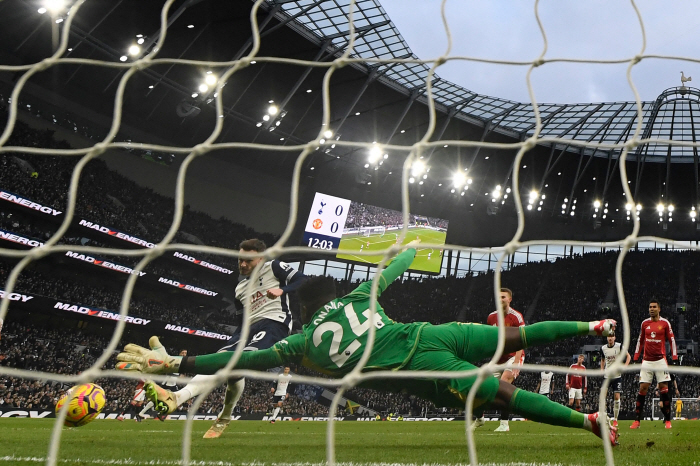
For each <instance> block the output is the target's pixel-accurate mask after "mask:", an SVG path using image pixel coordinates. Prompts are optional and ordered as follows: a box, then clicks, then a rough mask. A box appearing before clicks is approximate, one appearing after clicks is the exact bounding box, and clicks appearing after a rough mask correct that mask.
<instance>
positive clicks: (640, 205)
mask: <svg viewBox="0 0 700 466" xmlns="http://www.w3.org/2000/svg"><path fill="white" fill-rule="evenodd" d="M640 210H642V204H637V212H639V211H640Z"/></svg>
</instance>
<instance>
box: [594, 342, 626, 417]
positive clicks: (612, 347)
mask: <svg viewBox="0 0 700 466" xmlns="http://www.w3.org/2000/svg"><path fill="white" fill-rule="evenodd" d="M600 352H601V353H602V357H601V359H600V368H601V369H605V368H606V367H608V366H609V365H611V364H612V363H613V362H615V358H616V357H617V355H618V354H620V353H621V352H622V345H621V344H620V343H615V334H614V333H612V334H610V335H608V344H607V345H603V346H602V348H601V349H600ZM631 359H632V356H630V354H629V353H627V358H626V359H625V366H627V365H628V364H629V363H630V360H631ZM605 378H606V379H607V378H608V374H607V373H606V374H605ZM610 378H611V379H612V380H611V381H610V387H612V389H613V393H614V397H615V401H614V402H613V425H614V426H615V427H617V416H618V415H619V414H620V404H621V401H620V394H621V393H622V374H620V373H619V372H616V373H613V374H610ZM605 396H607V393H606V394H605Z"/></svg>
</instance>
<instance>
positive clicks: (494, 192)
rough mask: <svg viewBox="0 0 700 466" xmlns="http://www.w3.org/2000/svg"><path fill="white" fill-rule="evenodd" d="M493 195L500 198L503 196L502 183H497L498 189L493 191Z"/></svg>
mask: <svg viewBox="0 0 700 466" xmlns="http://www.w3.org/2000/svg"><path fill="white" fill-rule="evenodd" d="M491 197H493V198H494V199H498V198H499V197H501V185H500V184H498V185H496V189H494V190H493V192H492V193H491Z"/></svg>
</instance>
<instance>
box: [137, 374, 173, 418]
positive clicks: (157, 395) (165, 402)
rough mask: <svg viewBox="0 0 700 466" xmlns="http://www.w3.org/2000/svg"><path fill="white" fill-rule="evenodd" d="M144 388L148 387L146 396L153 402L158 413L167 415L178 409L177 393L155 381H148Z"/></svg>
mask: <svg viewBox="0 0 700 466" xmlns="http://www.w3.org/2000/svg"><path fill="white" fill-rule="evenodd" d="M144 388H145V389H146V398H147V399H148V401H150V402H151V403H153V409H155V410H156V412H157V413H158V414H161V415H163V416H167V415H168V414H170V413H172V412H173V411H175V410H176V409H177V401H175V395H174V394H173V392H171V391H170V390H166V389H164V388H162V387H161V386H159V385H158V384H156V383H153V382H147V383H146V385H145V386H144Z"/></svg>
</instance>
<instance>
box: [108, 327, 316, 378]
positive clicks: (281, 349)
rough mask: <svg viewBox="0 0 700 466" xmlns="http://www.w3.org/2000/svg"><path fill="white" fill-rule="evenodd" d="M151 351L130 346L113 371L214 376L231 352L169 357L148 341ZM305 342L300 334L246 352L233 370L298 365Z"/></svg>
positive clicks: (227, 360) (227, 359)
mask: <svg viewBox="0 0 700 466" xmlns="http://www.w3.org/2000/svg"><path fill="white" fill-rule="evenodd" d="M148 343H149V346H150V347H151V349H148V348H144V347H142V346H139V345H135V344H133V343H129V344H128V345H126V346H125V347H124V351H123V352H122V353H119V354H118V355H117V360H118V361H119V363H117V366H116V368H117V369H119V370H124V371H137V372H143V373H146V374H172V373H175V372H180V373H185V374H214V373H216V371H218V370H219V369H222V368H223V367H225V366H226V364H227V363H228V362H229V361H230V360H231V358H232V357H233V354H234V353H233V352H229V351H226V352H222V353H214V354H205V355H202V356H171V355H169V354H167V352H166V351H165V348H163V345H161V343H160V341H159V340H158V337H151V339H150V340H149V341H148ZM305 347H306V339H305V338H304V335H303V334H298V335H292V336H290V337H288V338H286V339H285V340H282V341H279V342H277V343H275V345H274V346H272V347H271V348H268V349H265V350H259V351H245V352H243V354H241V358H240V359H239V360H238V363H237V364H236V366H235V369H258V370H265V369H271V368H274V367H278V366H280V365H282V364H289V363H290V362H299V361H300V360H301V358H302V357H303V354H304V348H305Z"/></svg>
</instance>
